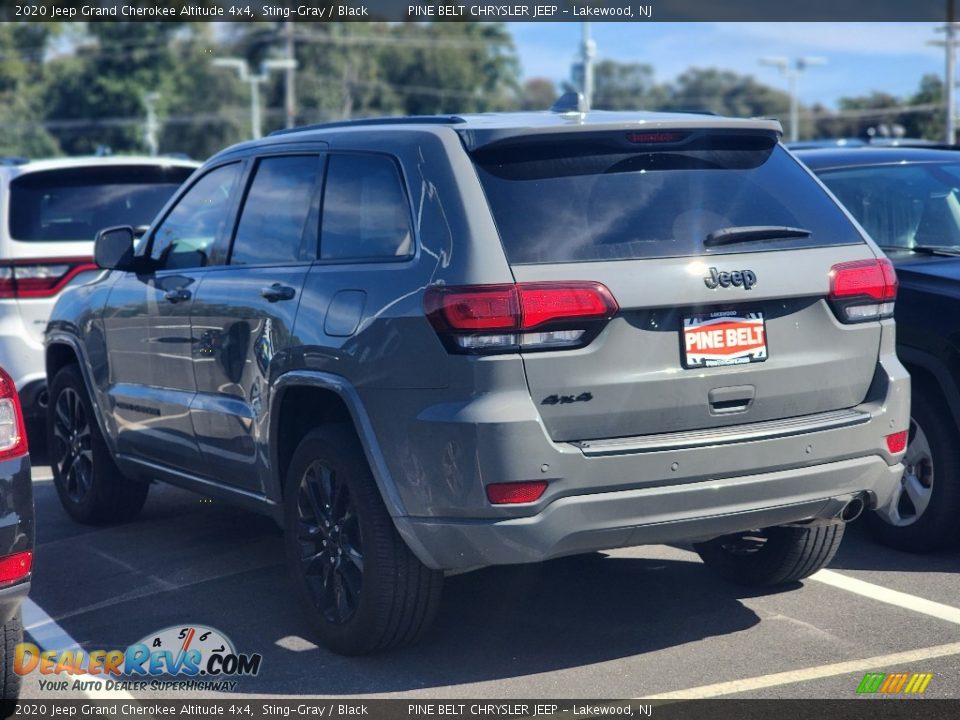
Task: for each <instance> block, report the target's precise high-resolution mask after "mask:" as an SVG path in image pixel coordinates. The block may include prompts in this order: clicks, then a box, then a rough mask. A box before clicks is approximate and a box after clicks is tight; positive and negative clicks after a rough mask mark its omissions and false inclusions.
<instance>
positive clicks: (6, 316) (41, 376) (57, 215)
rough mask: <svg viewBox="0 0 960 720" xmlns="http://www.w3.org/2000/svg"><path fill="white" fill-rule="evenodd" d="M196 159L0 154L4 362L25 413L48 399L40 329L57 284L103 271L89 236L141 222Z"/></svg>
mask: <svg viewBox="0 0 960 720" xmlns="http://www.w3.org/2000/svg"><path fill="white" fill-rule="evenodd" d="M197 166H198V163H196V162H193V161H190V160H178V159H171V158H151V157H122V156H115V157H85V158H58V159H52V160H32V161H31V160H25V159H23V158H7V159H3V158H0V366H2V367H4V368H6V370H7V371H8V372H9V373H10V375H11V376H12V377H13V379H14V381H15V382H16V385H17V389H18V390H19V391H20V397H21V399H22V401H23V411H24V414H25V415H26V416H27V417H28V418H30V417H31V416H32V417H38V416H40V417H42V415H43V410H44V407H45V406H46V399H47V393H46V376H45V373H44V365H43V332H44V329H45V328H46V326H47V318H48V317H49V315H50V311H51V309H52V308H53V305H54V303H55V302H56V300H57V297H59V295H60V293H61V292H62V291H63V290H64V289H65V288H66V287H69V286H70V285H74V284H79V283H83V282H86V281H87V280H90V279H91V278H92V277H93V276H94V275H96V274H97V273H99V272H101V271H100V270H99V269H98V268H97V266H96V265H94V264H93V260H92V256H93V239H94V236H95V235H96V234H97V231H98V230H101V229H102V228H105V227H110V226H113V225H132V226H134V227H137V226H145V225H147V224H149V223H150V222H151V221H152V220H153V218H154V216H155V215H156V214H157V212H158V211H159V210H160V209H161V208H162V207H163V205H164V204H166V202H167V200H168V199H169V198H170V196H171V195H172V194H173V192H174V191H175V190H176V189H177V188H178V187H179V186H180V184H181V183H182V182H183V181H184V180H186V179H187V178H188V177H189V176H190V174H191V173H192V172H193V170H194V169H195V168H196V167H197Z"/></svg>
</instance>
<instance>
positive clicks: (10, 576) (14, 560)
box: [0, 550, 33, 585]
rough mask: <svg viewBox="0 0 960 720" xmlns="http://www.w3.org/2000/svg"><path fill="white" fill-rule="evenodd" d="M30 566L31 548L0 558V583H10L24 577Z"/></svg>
mask: <svg viewBox="0 0 960 720" xmlns="http://www.w3.org/2000/svg"><path fill="white" fill-rule="evenodd" d="M32 568H33V551H32V550H27V551H25V552H18V553H14V554H13V555H7V556H6V557H2V558H0V585H10V584H12V583H15V582H19V581H21V580H24V579H26V577H27V576H28V575H29V574H30V570H31V569H32Z"/></svg>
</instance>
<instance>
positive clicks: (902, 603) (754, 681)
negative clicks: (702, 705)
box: [644, 570, 960, 700]
mask: <svg viewBox="0 0 960 720" xmlns="http://www.w3.org/2000/svg"><path fill="white" fill-rule="evenodd" d="M808 579H810V580H815V581H817V582H820V583H823V584H824V585H829V586H831V587H835V588H838V589H840V590H846V591H847V592H851V593H855V594H856V595H861V596H863V597H866V598H870V599H871V600H877V601H878V602H882V603H886V604H888V605H895V606H896V607H900V608H904V609H906V610H912V611H913V612H918V613H921V614H923V615H929V616H930V617H934V618H937V619H938V620H945V621H946V622H950V623H954V624H955V625H960V608H956V607H953V606H952V605H944V604H943V603H938V602H934V601H933V600H927V599H926V598H922V597H917V596H916V595H910V594H909V593H905V592H900V591H899V590H891V589H889V588H885V587H883V586H882V585H876V584H874V583H869V582H866V581H864V580H857V579H856V578H852V577H850V576H848V575H843V574H842V573H838V572H836V571H835V570H821V571H820V572H818V573H816V574H814V575H811V576H810V577H809V578H808ZM948 655H960V643H949V644H947V645H936V646H934V647H928V648H920V649H918V650H908V651H905V652H900V653H893V654H891V655H878V656H876V657H872V658H864V659H862V660H849V661H846V662H839V663H833V664H831V665H818V666H815V667H810V668H802V669H800V670H789V671H787V672H781V673H773V674H771V675H760V676H757V677H752V678H745V679H743V680H730V681H728V682H721V683H715V684H713V685H701V686H699V687H694V688H688V689H686V690H676V691H674V692H668V693H661V694H659V695H651V696H649V697H647V698H644V699H645V700H691V699H695V698H711V697H719V696H721V695H732V694H734V693H741V692H748V691H750V690H760V689H762V688H769V687H776V686H778V685H789V684H792V683H799V682H808V681H810V680H820V679H822V678H828V677H835V676H837V675H847V674H849V673H854V672H864V671H866V670H872V669H874V668H883V667H890V666H893V665H903V664H906V663H913V662H919V661H922V660H931V659H933V658H939V657H946V656H948Z"/></svg>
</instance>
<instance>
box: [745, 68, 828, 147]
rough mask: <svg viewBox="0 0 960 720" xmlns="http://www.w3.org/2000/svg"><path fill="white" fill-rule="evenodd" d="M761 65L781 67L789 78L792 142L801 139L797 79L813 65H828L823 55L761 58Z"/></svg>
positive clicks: (781, 70) (784, 74)
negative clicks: (790, 58)
mask: <svg viewBox="0 0 960 720" xmlns="http://www.w3.org/2000/svg"><path fill="white" fill-rule="evenodd" d="M760 64H761V65H770V66H771V67H775V68H779V69H780V74H781V75H783V76H784V77H785V78H786V79H787V92H789V93H790V142H796V141H797V140H799V139H800V127H799V125H800V100H799V98H798V97H797V80H799V79H800V76H801V75H803V73H804V71H805V70H806V69H807V68H808V67H810V66H811V65H826V64H827V59H826V58H822V57H809V56H807V57H798V58H794V59H793V60H789V59H787V58H785V57H765V58H760Z"/></svg>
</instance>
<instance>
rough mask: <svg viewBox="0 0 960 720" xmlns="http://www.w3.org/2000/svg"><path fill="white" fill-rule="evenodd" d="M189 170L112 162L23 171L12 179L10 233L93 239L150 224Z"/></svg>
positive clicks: (18, 236)
mask: <svg viewBox="0 0 960 720" xmlns="http://www.w3.org/2000/svg"><path fill="white" fill-rule="evenodd" d="M192 172H193V170H192V168H184V167H152V166H136V165H130V166H118V165H114V166H110V167H87V168H70V169H67V170H45V171H40V172H32V173H27V174H25V175H21V176H20V177H18V178H16V179H14V180H13V181H12V182H11V183H10V237H12V238H13V239H14V240H21V241H27V242H33V241H56V242H62V241H81V240H82V241H87V242H92V241H93V238H94V236H96V234H97V232H99V231H100V230H102V229H103V228H107V227H112V226H115V225H130V226H133V227H137V226H138V225H149V224H150V223H151V222H152V221H153V218H154V216H155V215H156V214H157V213H158V212H159V211H160V209H161V208H162V207H163V206H164V204H166V202H167V200H169V199H170V196H171V195H172V194H173V192H174V191H175V190H176V189H177V188H178V187H179V186H180V184H181V183H182V182H183V181H184V180H186V179H187V178H188V177H189V176H190V174H191V173H192Z"/></svg>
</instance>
